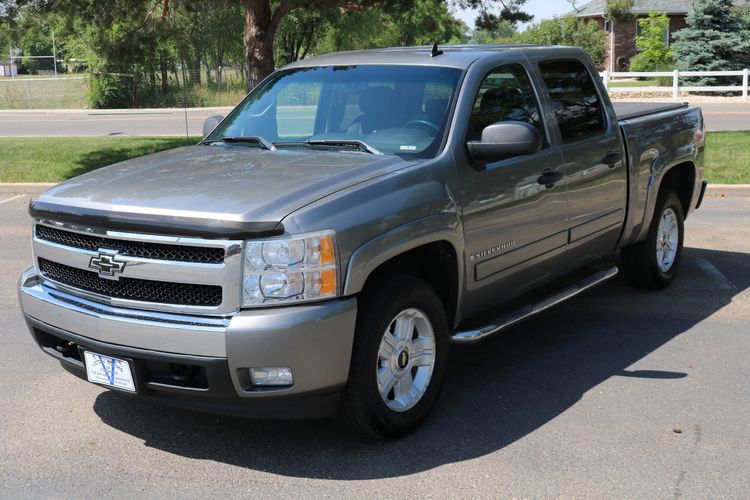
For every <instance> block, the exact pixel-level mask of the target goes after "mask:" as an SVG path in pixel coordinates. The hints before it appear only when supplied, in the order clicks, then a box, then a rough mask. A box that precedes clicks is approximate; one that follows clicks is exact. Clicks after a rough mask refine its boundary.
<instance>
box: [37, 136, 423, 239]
mask: <svg viewBox="0 0 750 500" xmlns="http://www.w3.org/2000/svg"><path fill="white" fill-rule="evenodd" d="M410 164H411V163H410V162H408V161H406V160H403V159H402V158H400V157H398V156H382V155H372V154H367V153H357V152H331V151H320V150H312V149H307V148H300V149H280V150H278V151H267V150H261V149H255V148H250V147H245V146H188V147H183V148H178V149H173V150H169V151H163V152H160V153H155V154H152V155H148V156H144V157H142V158H136V159H133V160H128V161H124V162H122V163H116V164H114V165H111V166H109V167H105V168H101V169H98V170H95V171H93V172H89V173H87V174H84V175H81V176H79V177H75V178H73V179H71V180H69V181H66V182H64V183H62V184H59V185H57V186H55V187H54V188H52V189H50V190H49V191H47V192H46V193H44V194H43V195H42V196H41V197H40V198H39V200H37V201H36V202H34V203H32V205H31V207H30V212H31V214H32V216H34V217H40V218H49V219H52V220H59V221H67V222H73V223H79V224H87V225H91V226H98V227H104V228H106V229H119V230H123V229H129V230H142V231H146V232H158V233H166V234H181V235H184V236H188V235H197V236H210V237H216V236H225V237H227V236H236V237H248V236H252V235H261V234H262V235H268V234H278V233H280V232H283V228H282V227H281V225H280V223H279V221H281V220H282V219H283V218H284V217H285V216H287V215H288V214H290V213H291V212H293V211H295V210H297V209H298V208H301V207H303V206H305V205H307V204H309V203H311V202H313V201H315V200H318V199H320V198H322V197H324V196H326V195H329V194H331V193H334V192H336V191H338V190H341V189H344V188H346V187H348V186H351V185H353V184H357V183H360V182H363V181H366V180H368V179H372V178H374V177H378V176H381V175H384V174H386V173H389V172H392V171H395V170H398V169H401V168H404V167H406V166H409V165H410Z"/></svg>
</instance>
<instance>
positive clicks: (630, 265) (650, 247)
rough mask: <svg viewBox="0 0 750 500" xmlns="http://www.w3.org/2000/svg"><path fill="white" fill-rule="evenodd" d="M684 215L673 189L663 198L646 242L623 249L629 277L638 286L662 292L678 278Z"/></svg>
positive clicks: (666, 191)
mask: <svg viewBox="0 0 750 500" xmlns="http://www.w3.org/2000/svg"><path fill="white" fill-rule="evenodd" d="M683 239H684V214H683V211H682V204H681V203H680V199H679V198H678V197H677V195H676V194H675V193H674V191H672V190H665V191H663V192H662V193H660V195H659V199H658V200H657V203H656V210H655V211H654V217H653V219H652V220H651V226H650V227H649V230H648V235H647V236H646V239H645V240H643V241H641V242H639V243H636V244H635V245H630V246H628V247H625V248H623V249H622V265H623V269H624V271H625V275H626V276H627V278H628V279H629V280H630V282H631V283H633V284H634V285H636V286H640V287H643V288H650V289H660V288H664V287H666V286H668V285H669V284H670V283H671V282H672V281H673V280H674V278H675V276H677V271H678V269H679V266H680V260H681V258H682V245H683Z"/></svg>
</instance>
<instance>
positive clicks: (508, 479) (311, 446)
mask: <svg viewBox="0 0 750 500" xmlns="http://www.w3.org/2000/svg"><path fill="white" fill-rule="evenodd" d="M12 196H17V195H0V265H1V269H2V270H3V272H2V273H1V275H0V341H1V342H2V346H3V348H2V349H0V368H1V369H0V390H2V394H3V398H2V404H0V497H2V498H24V497H38V498H50V497H65V498H71V497H75V498H77V497H98V498H105V497H106V498H121V497H124V498H133V497H139V498H143V497H148V498H174V497H180V498H205V497H207V496H210V497H238V496H241V497H252V498H275V497H305V498H311V497H315V498H317V497H336V498H360V497H366V498H409V497H425V498H454V497H455V498H468V497H473V498H477V497H492V498H498V497H558V496H563V497H577V498H602V497H607V498H612V497H614V498H718V497H726V498H747V495H748V491H750V474H748V471H750V412H749V411H748V409H749V408H750V384H748V375H749V374H750V371H749V369H748V359H750V335H749V334H750V329H749V328H748V325H750V291H749V288H750V215H748V214H750V198H747V197H741V196H737V197H726V198H708V199H706V200H705V202H704V206H703V208H701V210H700V211H698V212H697V213H696V214H695V215H694V216H692V217H691V218H690V219H689V220H688V222H687V225H686V228H687V229H686V231H687V237H686V250H685V254H684V256H685V258H684V260H683V262H682V269H681V271H680V275H679V277H678V278H677V280H676V281H675V282H674V283H673V286H672V287H671V288H669V289H667V290H664V291H661V292H645V291H639V290H635V289H633V288H631V287H629V286H627V285H626V284H624V283H623V281H621V280H619V279H618V280H615V281H612V282H609V283H607V284H605V285H602V286H601V287H599V288H597V289H595V290H593V291H591V292H588V293H586V294H584V295H582V296H580V297H578V298H576V299H573V300H572V301H570V302H568V303H565V304H563V305H560V306H558V307H556V308H554V309H552V310H551V311H549V312H547V313H545V314H544V315H543V316H540V317H537V318H535V319H532V320H530V321H527V322H525V323H523V324H522V325H521V326H518V327H516V328H514V329H513V330H511V331H509V332H507V333H505V334H503V335H502V336H499V337H497V338H494V339H491V340H489V341H487V342H484V343H481V344H477V345H473V346H462V347H460V348H454V349H453V350H452V352H451V356H452V357H451V360H450V365H449V373H448V377H447V384H446V386H445V388H444V391H443V394H442V396H441V398H440V400H439V401H438V405H437V407H436V408H435V411H434V414H433V415H432V417H431V418H430V419H429V420H428V421H427V422H426V424H425V425H424V426H423V427H421V428H420V429H419V430H418V431H417V432H416V433H414V434H413V435H410V436H408V437H406V438H404V439H402V440H400V441H394V442H371V441H365V440H361V439H358V438H356V437H353V436H351V435H349V434H348V433H346V432H344V431H342V430H341V429H340V428H338V427H336V425H335V424H333V423H332V422H330V421H327V420H324V421H312V422H298V421H297V422H295V421H292V422H287V421H273V422H269V421H252V420H243V419H238V418H227V417H217V416H213V415H206V414H201V413H193V412H188V411H183V410H176V409H171V408H166V407H160V406H155V405H152V404H146V403H142V402H139V401H136V400H133V399H131V398H129V397H128V396H126V395H123V394H119V393H113V392H109V391H107V390H104V389H102V388H100V387H98V386H94V385H91V384H88V383H86V382H83V381H81V380H79V379H77V378H74V377H73V376H72V375H69V374H68V373H67V372H65V371H64V370H63V369H62V368H60V366H59V364H58V363H56V362H55V361H54V360H53V359H51V358H49V357H48V356H46V355H44V354H43V353H42V352H41V351H40V350H39V349H38V348H37V347H36V345H35V344H34V342H33V341H32V339H31V337H30V335H29V334H28V332H27V331H26V327H25V325H24V322H23V320H22V318H21V314H20V312H19V310H18V306H17V301H16V291H15V285H16V283H15V282H16V278H17V276H18V275H19V273H20V272H21V270H22V269H23V268H24V267H25V266H27V265H28V264H29V263H30V262H31V254H30V248H29V239H30V221H29V218H28V216H27V215H26V210H25V208H26V204H27V202H28V197H27V196H21V197H17V198H12V199H11V197H12ZM6 200H7V201H6Z"/></svg>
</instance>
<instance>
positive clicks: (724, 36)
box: [674, 0, 750, 86]
mask: <svg viewBox="0 0 750 500" xmlns="http://www.w3.org/2000/svg"><path fill="white" fill-rule="evenodd" d="M732 3H733V2H732V1H731V0H702V1H700V2H697V3H696V4H695V7H694V9H693V11H691V12H690V13H689V14H688V16H687V27H686V28H685V29H683V30H680V31H678V32H677V33H675V39H676V42H675V45H674V58H675V60H676V61H677V68H678V69H681V70H685V71H731V70H739V69H743V66H745V65H746V64H748V62H749V61H748V60H749V59H750V55H749V54H750V33H749V32H748V31H747V29H746V28H744V29H743V25H742V19H741V17H740V16H737V15H733V5H732ZM691 81H692V82H693V83H695V84H696V85H698V86H708V85H720V84H721V83H720V82H717V79H716V78H697V79H694V80H691Z"/></svg>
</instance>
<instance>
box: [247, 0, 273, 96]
mask: <svg viewBox="0 0 750 500" xmlns="http://www.w3.org/2000/svg"><path fill="white" fill-rule="evenodd" d="M272 18H273V16H272V14H271V4H270V2H269V1H268V0H247V3H246V4H245V34H244V41H245V61H246V62H247V66H248V81H247V90H248V92H249V91H251V90H252V89H253V88H254V87H255V86H256V85H258V83H260V81H261V80H263V79H264V78H265V77H266V76H268V75H270V74H271V73H272V72H273V70H274V62H273V38H274V35H275V34H276V33H275V32H276V30H275V27H273V26H272V25H271V20H272Z"/></svg>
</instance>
